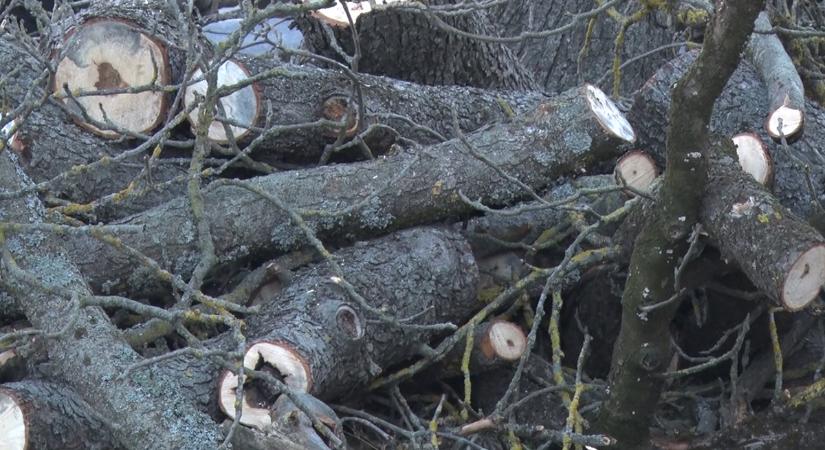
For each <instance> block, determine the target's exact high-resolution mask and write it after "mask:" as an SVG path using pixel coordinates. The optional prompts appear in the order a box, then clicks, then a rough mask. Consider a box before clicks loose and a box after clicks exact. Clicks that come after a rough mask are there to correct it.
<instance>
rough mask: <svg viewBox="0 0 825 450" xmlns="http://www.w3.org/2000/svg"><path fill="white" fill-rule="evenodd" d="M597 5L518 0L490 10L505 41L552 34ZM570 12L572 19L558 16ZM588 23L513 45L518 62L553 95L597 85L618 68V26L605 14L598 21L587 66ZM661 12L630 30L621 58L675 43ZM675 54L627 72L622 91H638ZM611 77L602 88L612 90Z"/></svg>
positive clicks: (660, 56) (656, 55) (571, 0)
mask: <svg viewBox="0 0 825 450" xmlns="http://www.w3.org/2000/svg"><path fill="white" fill-rule="evenodd" d="M597 6H598V5H597V4H596V3H595V2H581V1H577V0H514V1H508V2H505V3H504V4H503V5H502V6H499V7H498V8H496V9H495V10H493V11H491V14H490V17H491V20H493V21H494V22H495V24H496V25H497V26H498V28H499V30H500V33H499V34H500V35H502V36H518V35H519V34H520V33H524V32H530V31H544V30H552V29H556V28H559V27H562V26H564V25H567V24H568V23H570V22H571V16H570V14H580V13H584V12H587V11H589V10H591V9H593V8H595V7H597ZM559 11H565V12H566V13H569V14H559V13H558V12H559ZM588 20H589V19H581V20H579V21H578V22H577V23H575V24H574V26H572V27H571V28H570V29H568V30H566V31H564V32H561V33H558V34H554V35H551V36H548V37H543V38H537V39H525V40H523V41H522V42H518V43H514V44H510V45H511V46H512V48H513V49H514V50H515V51H516V52H517V55H518V58H519V59H520V60H521V61H522V62H523V64H524V65H525V66H527V68H528V69H529V70H530V71H531V72H532V73H533V74H534V78H535V79H536V82H537V83H538V85H539V86H540V87H542V88H543V89H545V90H546V91H548V92H561V91H563V90H566V89H569V88H571V87H573V86H577V85H579V84H581V83H582V82H588V83H597V82H598V80H600V79H602V78H603V77H604V76H605V75H608V74H609V72H610V71H611V67H612V66H613V59H614V56H615V51H614V49H615V41H616V36H617V33H618V31H619V26H620V25H619V23H618V22H616V21H615V20H614V19H613V18H611V17H609V16H608V15H607V14H605V13H601V14H599V15H598V16H596V17H595V24H594V27H593V31H592V34H591V40H590V44H589V46H588V47H587V49H586V52H585V54H584V57H583V59H582V64H581V65H579V64H578V59H579V52H580V51H581V50H582V45H581V44H582V43H584V42H585V36H586V34H587V26H588ZM663 21H664V20H663V18H662V16H661V15H660V13H657V12H655V11H654V12H652V13H651V14H648V15H647V16H646V17H645V18H644V19H643V20H642V21H641V22H639V23H637V24H635V25H633V26H631V27H629V28H628V30H627V33H626V36H625V38H624V43H623V45H622V46H621V49H620V50H621V53H620V58H621V61H622V62H624V61H626V60H628V59H629V58H631V57H633V56H636V55H640V54H642V53H645V52H648V51H650V50H653V49H656V48H658V47H660V46H662V45H666V44H670V43H672V42H673V39H674V36H673V32H672V30H670V29H669V28H668V27H667V26H666V25H664V23H663ZM673 52H674V51H673V50H670V51H663V52H658V53H654V54H652V55H651V56H649V57H647V58H645V59H643V60H642V61H641V62H638V63H636V64H631V65H629V66H627V67H626V68H624V69H622V77H621V92H622V93H630V92H634V91H635V90H636V89H637V88H638V87H639V86H641V85H642V83H644V80H646V79H647V78H648V77H649V76H650V75H651V74H652V73H653V72H654V71H655V70H656V68H657V67H659V66H660V65H661V64H663V63H665V62H666V61H667V60H669V59H670V58H671V57H672V56H673V55H674V54H675V53H673ZM609 86H610V78H606V79H605V81H604V82H603V83H601V82H599V87H600V88H602V89H607V88H608V87H609Z"/></svg>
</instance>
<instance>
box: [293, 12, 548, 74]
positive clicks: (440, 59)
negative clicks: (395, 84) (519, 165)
mask: <svg viewBox="0 0 825 450" xmlns="http://www.w3.org/2000/svg"><path fill="white" fill-rule="evenodd" d="M453 3H457V2H456V1H454V0H436V1H432V2H429V3H428V4H429V5H444V4H453ZM442 20H443V21H444V22H445V23H447V24H449V25H450V26H452V27H455V28H458V29H459V30H462V31H466V32H469V33H473V34H481V35H495V31H496V30H495V26H494V25H493V24H492V23H491V20H490V18H489V17H488V15H487V12H486V11H483V10H481V11H474V12H472V13H470V14H465V15H459V16H451V17H443V18H442ZM299 23H302V24H303V27H302V28H303V29H302V31H303V32H304V37H305V39H306V41H307V43H309V45H310V47H311V49H312V50H313V51H315V52H318V53H321V54H324V55H326V56H330V57H333V58H335V57H336V56H337V54H336V53H335V51H334V50H333V49H332V48H331V46H330V44H329V42H328V38H327V35H326V34H325V33H324V32H323V30H322V28H321V25H320V24H319V23H318V22H317V20H315V19H309V20H305V21H303V22H299ZM356 29H357V30H358V37H359V41H360V45H361V59H360V60H359V61H358V69H359V70H360V71H363V72H367V73H372V74H375V75H386V76H389V77H392V78H396V79H399V80H407V81H413V82H417V83H422V84H429V85H460V86H475V87H482V88H500V89H531V88H533V87H534V86H535V83H534V82H533V78H532V75H531V74H530V72H529V71H528V70H526V69H525V68H524V67H523V66H522V63H521V62H520V61H519V60H518V58H517V57H516V56H515V54H514V52H513V51H512V50H511V49H509V48H507V47H506V46H505V45H503V44H499V43H490V42H484V41H480V40H476V39H471V38H467V37H463V36H459V35H457V34H455V33H452V32H450V31H446V30H443V29H441V28H439V26H438V25H436V23H435V22H434V21H433V20H432V19H430V18H429V17H428V15H427V14H423V13H422V12H420V11H416V12H413V11H409V10H407V11H405V10H401V9H398V8H390V9H387V10H384V11H373V12H371V13H369V14H362V15H361V16H359V17H358V20H357V22H356ZM335 34H336V36H337V42H338V44H339V45H340V47H341V48H342V49H343V50H344V51H345V52H347V54H349V55H353V54H354V53H355V49H354V45H353V43H352V37H351V33H350V31H349V29H348V28H341V29H338V30H336V33H335Z"/></svg>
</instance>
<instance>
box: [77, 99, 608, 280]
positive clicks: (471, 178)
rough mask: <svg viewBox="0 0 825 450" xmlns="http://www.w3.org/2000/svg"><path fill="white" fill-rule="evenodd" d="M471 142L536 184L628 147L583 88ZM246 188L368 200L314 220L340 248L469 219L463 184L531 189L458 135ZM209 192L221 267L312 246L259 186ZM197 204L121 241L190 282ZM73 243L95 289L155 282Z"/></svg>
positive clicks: (495, 199) (484, 189) (287, 197)
mask: <svg viewBox="0 0 825 450" xmlns="http://www.w3.org/2000/svg"><path fill="white" fill-rule="evenodd" d="M467 139H468V140H469V142H470V143H471V145H473V146H474V147H475V148H476V150H477V151H478V152H479V153H480V154H481V155H484V156H485V157H486V158H488V159H489V160H490V161H491V162H492V163H494V164H495V165H497V166H498V167H499V168H501V170H503V171H504V172H506V173H509V174H511V175H513V176H516V177H518V178H519V179H520V180H521V181H522V182H523V183H525V184H526V185H528V186H530V187H532V188H533V189H541V188H543V187H545V186H546V185H547V184H548V183H550V182H551V181H552V180H554V179H556V178H558V177H560V176H563V175H565V174H568V173H572V172H574V171H575V170H576V169H577V168H580V167H587V166H588V165H589V164H590V163H592V162H594V161H599V160H602V159H604V158H607V157H609V156H611V155H615V154H616V153H617V152H619V150H620V147H621V142H620V141H618V140H617V139H616V138H614V137H612V136H611V135H608V134H606V133H605V131H604V129H603V128H602V127H601V125H600V124H598V123H597V121H596V120H595V119H594V117H593V116H592V114H591V113H590V110H589V106H588V105H587V100H586V99H585V97H584V94H583V91H582V90H579V89H574V90H571V91H568V92H566V93H564V94H562V95H560V96H558V97H557V98H554V99H553V100H551V101H549V102H547V103H544V104H542V105H541V106H540V107H539V108H538V109H537V111H536V112H534V113H530V114H524V115H521V116H518V117H516V118H514V119H513V120H512V121H509V122H507V123H501V124H497V125H492V126H490V127H487V128H484V129H482V130H479V131H477V132H475V133H473V134H471V135H468V136H467ZM402 173H403V174H404V176H402V177H400V176H399V175H400V174H402ZM243 183H244V184H246V185H248V186H250V187H253V188H255V189H260V190H262V191H265V192H266V193H268V194H270V195H274V196H277V197H279V198H280V199H282V201H283V202H284V203H286V204H287V205H289V206H290V207H292V208H295V209H302V210H306V209H312V210H316V211H326V213H327V214H330V213H332V212H334V211H338V210H341V209H345V208H348V207H355V206H356V205H359V206H358V207H356V208H354V209H353V210H352V211H349V212H348V213H347V214H343V215H335V216H329V217H327V216H323V215H321V216H317V215H308V216H307V217H306V218H305V220H306V221H307V223H308V225H309V226H310V227H311V228H312V229H314V230H315V232H316V233H317V235H318V237H319V238H321V239H323V240H325V241H327V240H329V242H330V243H335V242H342V241H343V242H345V241H351V240H353V239H358V238H362V237H366V236H375V235H377V234H385V233H388V232H391V231H394V230H397V229H401V228H406V227H410V226H415V225H418V224H425V223H432V222H437V221H442V220H450V219H456V218H460V217H464V216H467V215H469V214H471V213H472V212H473V208H472V207H471V206H470V205H468V204H466V203H464V202H463V201H462V200H461V199H460V197H459V195H458V193H459V191H460V192H462V193H463V194H464V195H466V196H467V197H468V198H470V199H480V200H481V201H483V202H485V203H486V204H488V205H490V206H502V205H507V204H511V203H513V202H516V201H518V200H520V199H522V198H524V197H525V195H526V194H525V192H524V190H523V189H521V188H520V187H518V186H516V185H514V184H513V183H512V182H508V181H506V180H504V179H502V178H501V177H500V175H498V174H497V173H496V172H495V171H494V170H493V169H492V168H491V167H490V166H488V165H487V164H485V163H484V162H482V161H480V160H479V159H477V158H475V157H473V156H471V155H469V154H468V153H467V150H466V149H465V148H464V147H463V146H462V144H461V143H460V142H458V141H455V140H453V141H448V142H445V143H443V144H439V145H435V146H431V147H428V148H418V149H416V150H415V151H414V152H413V151H410V152H402V153H399V154H395V155H392V156H388V157H386V158H382V159H380V160H377V161H374V162H368V163H360V164H350V165H346V166H326V167H319V168H315V169H309V170H298V171H292V172H288V173H277V174H273V175H269V176H266V177H259V178H257V179H254V180H249V181H245V182H243ZM374 193H377V194H376V195H372V194H374ZM204 199H205V208H206V214H205V217H206V220H208V222H209V226H210V228H211V230H212V237H213V239H214V242H215V251H216V255H217V256H218V258H219V261H220V263H223V264H226V263H236V262H239V261H242V260H244V259H248V258H250V257H252V258H254V257H260V256H261V255H268V256H269V257H271V256H272V254H273V253H278V252H285V251H289V250H291V249H295V248H298V247H301V246H303V245H305V243H306V240H305V236H304V234H303V232H302V231H301V230H299V229H298V228H297V227H294V226H293V225H292V224H291V223H290V220H289V218H288V216H287V215H286V214H284V212H283V211H281V210H280V209H279V208H278V207H276V206H275V205H274V204H272V203H271V202H270V201H269V200H267V199H265V198H263V197H261V196H260V195H258V194H257V193H253V192H250V191H248V190H247V189H244V188H241V187H238V186H232V185H230V186H226V185H223V186H222V185H220V183H218V184H216V185H213V186H212V187H211V188H208V189H206V192H205V194H204ZM364 201H366V204H364V205H360V202H364ZM187 202H188V200H186V199H179V200H175V201H172V202H169V203H167V204H164V205H162V206H159V207H157V208H155V209H152V210H149V211H146V212H145V213H141V214H140V215H137V216H134V217H132V218H130V219H128V220H126V221H124V222H123V223H125V224H131V225H141V226H144V227H145V232H144V233H140V234H124V235H123V236H121V238H122V240H123V241H124V242H125V243H126V244H128V245H130V246H132V247H134V248H136V249H137V250H139V251H141V252H143V253H144V254H145V255H147V256H150V257H152V258H154V259H155V260H156V261H158V262H159V263H160V265H161V266H162V267H165V268H167V269H169V270H171V271H172V272H174V273H178V274H180V275H182V276H183V277H184V278H186V277H188V276H189V274H190V273H191V271H192V270H193V268H194V267H195V264H196V263H197V261H198V259H199V256H198V255H199V249H198V245H197V237H196V232H195V225H194V223H193V219H192V217H191V212H190V209H189V207H188V205H187ZM66 248H67V251H69V253H70V254H71V255H72V258H73V261H75V262H76V263H77V264H78V266H79V267H81V269H82V270H83V272H84V274H85V275H86V276H87V280H88V281H89V283H90V284H91V285H92V286H94V288H95V289H96V290H99V291H107V292H118V291H122V290H124V289H127V288H131V289H130V290H132V291H133V292H134V291H143V292H146V291H147V290H151V289H152V288H153V287H156V284H155V282H154V279H153V277H152V271H147V270H145V269H143V268H136V267H135V263H134V262H132V261H130V260H129V258H128V257H126V256H124V255H122V254H118V253H117V251H115V250H114V249H112V248H111V247H108V246H106V245H104V244H102V243H100V242H98V241H94V240H92V239H91V238H85V237H79V238H74V237H71V238H69V239H67V243H66Z"/></svg>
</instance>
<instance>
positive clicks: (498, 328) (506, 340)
mask: <svg viewBox="0 0 825 450" xmlns="http://www.w3.org/2000/svg"><path fill="white" fill-rule="evenodd" d="M481 345H482V347H481V348H482V351H483V352H484V353H485V355H486V356H487V357H488V358H490V359H494V358H495V359H501V360H504V361H515V360H517V359H519V358H521V355H522V354H523V353H524V350H525V349H526V348H527V337H526V336H525V335H524V331H522V330H521V328H520V327H519V326H518V325H516V324H514V323H512V322H504V321H498V322H495V323H493V324H492V325H491V326H490V329H489V330H488V331H487V335H486V336H485V337H484V342H482V344H481Z"/></svg>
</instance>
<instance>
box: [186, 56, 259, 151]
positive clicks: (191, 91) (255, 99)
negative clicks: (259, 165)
mask: <svg viewBox="0 0 825 450" xmlns="http://www.w3.org/2000/svg"><path fill="white" fill-rule="evenodd" d="M199 78H203V72H201V71H200V70H197V71H195V73H194V74H193V76H192V79H199ZM248 78H249V71H248V70H247V69H246V67H244V66H243V65H242V64H241V63H239V62H237V61H233V60H229V61H226V62H225V63H223V64H221V66H220V67H219V68H218V88H221V87H226V86H234V85H236V84H238V83H241V82H243V81H244V80H246V79H248ZM206 88H207V83H206V80H202V81H198V82H196V83H193V84H192V85H190V86H188V87H187V88H186V95H185V97H184V103H185V105H186V106H187V107H188V106H190V105H192V104H193V103H194V102H196V101H198V98H202V97H203V96H204V95H206ZM219 101H220V104H221V106H222V107H223V111H221V110H220V109H218V110H217V111H215V115H216V116H222V117H226V118H227V119H229V124H227V125H228V126H229V129H230V130H231V131H232V136H233V137H234V138H235V139H236V140H241V139H243V138H244V137H246V136H247V135H248V134H249V132H250V129H249V128H250V127H252V126H254V125H255V123H256V122H257V121H258V117H259V116H260V111H261V100H260V98H259V94H258V88H257V86H256V84H255V83H253V84H250V85H247V86H244V87H242V88H240V89H237V90H234V91H233V92H232V93H230V94H229V95H226V96H224V97H221V98H220V100H219ZM199 111H200V108H199V107H195V108H194V109H193V110H192V112H191V113H189V123H190V124H192V130H193V131H194V130H195V128H196V127H197V124H198V112H199ZM207 136H208V137H209V139H210V140H212V141H214V142H218V143H221V144H226V143H228V142H229V135H228V134H227V132H226V126H225V125H224V123H223V122H222V121H220V120H217V119H216V120H214V121H213V122H212V123H211V124H210V125H209V131H208V132H207Z"/></svg>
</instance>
